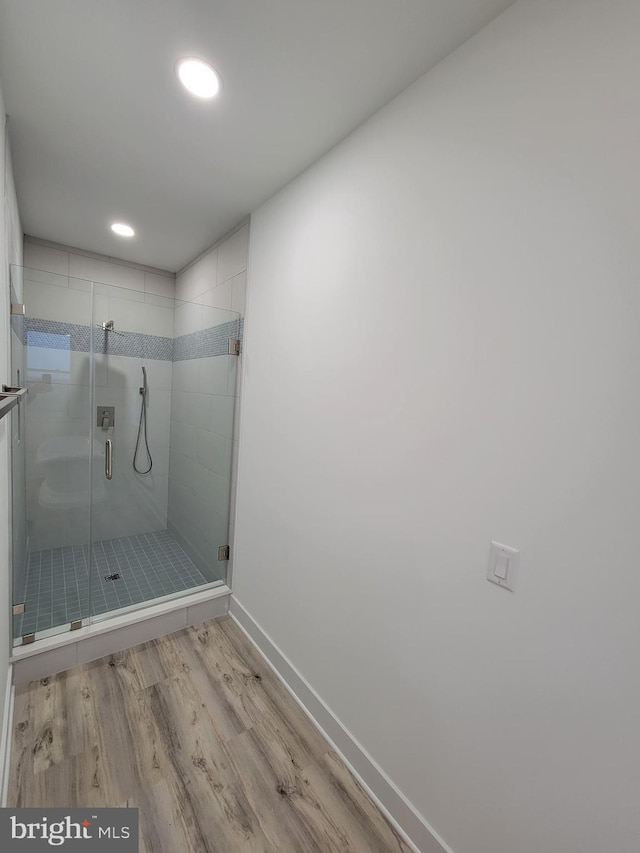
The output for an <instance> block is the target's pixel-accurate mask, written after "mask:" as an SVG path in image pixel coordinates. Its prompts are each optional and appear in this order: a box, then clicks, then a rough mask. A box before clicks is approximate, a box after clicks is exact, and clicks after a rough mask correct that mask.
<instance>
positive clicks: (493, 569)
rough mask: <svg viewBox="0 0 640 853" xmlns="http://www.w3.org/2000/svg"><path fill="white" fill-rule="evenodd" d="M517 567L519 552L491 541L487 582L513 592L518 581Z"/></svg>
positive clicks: (518, 564)
mask: <svg viewBox="0 0 640 853" xmlns="http://www.w3.org/2000/svg"><path fill="white" fill-rule="evenodd" d="M519 567H520V551H516V549H515V548H510V547H509V546H508V545H502V544H501V543H500V542H494V541H493V540H492V541H491V551H490V552H489V566H488V568H487V580H489V581H491V583H495V584H497V585H498V586H503V587H504V588H505V589H510V590H511V591H512V592H513V591H514V590H515V587H516V582H517V580H518V569H519Z"/></svg>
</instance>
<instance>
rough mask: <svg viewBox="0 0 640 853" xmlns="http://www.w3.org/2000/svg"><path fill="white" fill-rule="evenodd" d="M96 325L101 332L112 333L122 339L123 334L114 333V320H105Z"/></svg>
mask: <svg viewBox="0 0 640 853" xmlns="http://www.w3.org/2000/svg"><path fill="white" fill-rule="evenodd" d="M96 325H97V327H98V328H99V329H102V331H103V332H113V334H114V335H120V337H121V338H124V332H116V329H115V325H116V323H115V320H105V322H104V323H97V324H96Z"/></svg>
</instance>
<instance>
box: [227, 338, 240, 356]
mask: <svg viewBox="0 0 640 853" xmlns="http://www.w3.org/2000/svg"><path fill="white" fill-rule="evenodd" d="M229 355H240V341H239V339H238V338H229Z"/></svg>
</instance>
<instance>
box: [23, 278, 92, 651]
mask: <svg viewBox="0 0 640 853" xmlns="http://www.w3.org/2000/svg"><path fill="white" fill-rule="evenodd" d="M11 274H12V283H13V285H14V288H13V290H14V292H13V293H12V300H13V298H14V297H15V299H16V301H19V302H21V303H22V304H24V306H25V309H24V310H25V313H24V315H23V316H20V315H19V314H14V315H13V316H14V317H19V321H18V322H15V321H12V331H11V337H12V344H11V355H12V379H13V381H14V382H15V383H16V384H20V385H22V386H25V387H26V388H27V389H28V393H27V396H26V400H25V402H24V403H23V404H21V405H20V406H19V407H17V409H14V412H13V413H12V414H13V415H14V418H13V421H14V427H13V429H14V441H13V442H12V469H13V470H12V492H13V562H14V567H13V568H14V573H13V606H14V625H13V633H14V641H15V642H16V643H17V644H20V643H28V642H31V641H33V640H34V639H36V638H38V639H39V638H41V637H44V636H49V635H51V634H55V633H60V632H63V631H68V630H69V629H71V628H73V627H79V626H80V624H81V620H83V619H85V618H86V617H87V616H88V615H89V602H90V596H91V591H90V575H89V568H88V560H89V552H88V541H89V515H90V496H91V490H90V475H91V465H90V459H91V455H90V440H89V400H90V392H91V387H90V386H91V370H90V362H91V353H90V335H89V324H90V322H91V288H90V285H89V284H88V283H87V282H81V281H78V280H77V279H70V278H69V277H68V276H64V275H55V274H52V273H44V272H41V271H39V270H30V269H26V268H19V267H13V268H12V270H11ZM20 288H22V294H21V293H19V292H18V291H19V289H20ZM18 412H20V420H19V422H18V416H17V413H18ZM21 525H23V526H21Z"/></svg>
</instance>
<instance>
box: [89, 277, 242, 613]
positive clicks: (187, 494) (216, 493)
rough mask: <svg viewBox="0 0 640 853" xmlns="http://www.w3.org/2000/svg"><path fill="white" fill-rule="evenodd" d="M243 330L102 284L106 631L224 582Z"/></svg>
mask: <svg viewBox="0 0 640 853" xmlns="http://www.w3.org/2000/svg"><path fill="white" fill-rule="evenodd" d="M238 330H239V318H238V315H237V314H232V313H231V312H228V311H219V310H217V309H212V308H208V307H206V306H203V305H198V304H195V303H182V302H176V301H175V300H174V299H170V298H167V297H160V296H155V295H152V294H149V293H144V292H142V291H137V290H132V289H128V288H122V287H116V286H111V285H104V284H98V283H95V284H94V300H93V319H92V339H93V351H94V399H93V402H92V427H91V429H92V442H93V447H94V453H95V455H96V456H97V457H98V458H99V459H100V460H101V466H100V470H99V473H97V474H96V476H94V479H93V484H92V506H93V510H92V524H91V554H92V566H93V568H92V577H93V582H94V586H93V597H92V614H93V615H94V617H95V618H96V619H101V618H105V617H106V616H110V615H112V614H113V613H114V612H116V611H117V612H122V611H123V610H124V609H131V608H138V607H143V606H147V605H149V604H152V603H156V602H157V601H158V599H161V598H165V597H167V596H168V597H172V598H173V597H176V596H179V595H183V594H186V593H189V592H192V591H193V590H194V589H196V588H206V586H209V585H212V584H220V583H221V582H222V580H223V578H224V577H225V571H226V562H218V559H217V552H218V547H219V546H220V545H226V544H227V543H228V523H229V483H230V470H231V445H232V435H233V409H234V402H235V401H234V394H233V393H231V394H230V393H229V389H230V383H232V382H233V383H234V382H235V364H232V361H236V360H237V359H236V357H235V356H234V357H230V356H228V355H227V354H226V353H228V338H229V337H231V336H232V335H231V332H234V333H235V334H234V335H233V336H235V337H237V334H238ZM214 361H215V367H214V365H213V362H214ZM187 367H188V369H187ZM176 377H186V379H185V381H186V385H185V382H183V381H182V380H181V379H180V378H178V380H176ZM201 387H206V391H203V392H201V390H200V389H201ZM234 387H235V386H234ZM186 388H188V394H189V396H188V398H187V397H185V396H183V395H184V394H187V391H186V390H185V389H186ZM172 391H173V394H172ZM214 394H216V395H217V396H219V397H220V399H221V402H220V404H219V405H216V406H215V407H214V406H213V396H214ZM174 414H175V415H176V418H175V420H174V419H173V415H174ZM183 460H187V464H186V465H185V464H183ZM109 468H110V471H109ZM109 474H110V476H109Z"/></svg>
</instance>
